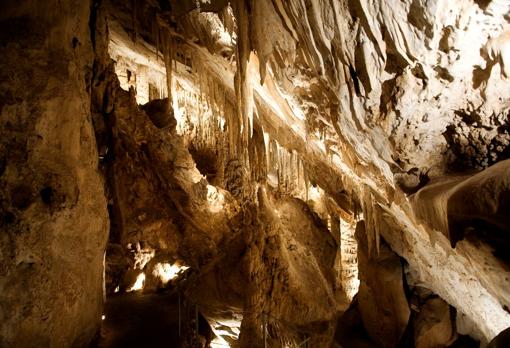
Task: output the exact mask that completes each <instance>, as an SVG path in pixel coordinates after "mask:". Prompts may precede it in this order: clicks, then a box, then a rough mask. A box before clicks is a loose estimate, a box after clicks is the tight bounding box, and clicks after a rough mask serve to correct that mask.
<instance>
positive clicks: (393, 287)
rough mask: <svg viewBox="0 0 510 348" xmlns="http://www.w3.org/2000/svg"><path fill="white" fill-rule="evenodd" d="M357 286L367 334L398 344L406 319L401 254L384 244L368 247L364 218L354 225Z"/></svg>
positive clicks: (380, 342)
mask: <svg viewBox="0 0 510 348" xmlns="http://www.w3.org/2000/svg"><path fill="white" fill-rule="evenodd" d="M356 238H357V240H358V245H359V246H360V247H359V248H358V265H359V278H360V287H359V292H358V301H359V310H360V313H361V317H362V319H363V324H364V326H365V328H366V330H367V332H368V334H369V335H370V338H372V340H373V341H374V342H376V343H377V345H378V346H381V347H395V346H397V344H398V342H399V341H400V338H401V337H402V334H403V333H404V331H405V329H406V327H407V323H408V321H409V315H410V310H409V305H408V303H407V299H406V295H405V293H404V282H403V273H402V266H401V264H400V258H399V257H398V255H396V254H395V253H394V252H392V251H391V250H390V249H389V248H388V247H387V246H386V245H385V244H382V245H381V248H380V250H379V253H378V254H376V253H373V254H371V253H370V252H369V250H368V247H367V241H366V231H365V223H364V221H360V222H358V225H357V226H356Z"/></svg>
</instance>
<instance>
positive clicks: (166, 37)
mask: <svg viewBox="0 0 510 348" xmlns="http://www.w3.org/2000/svg"><path fill="white" fill-rule="evenodd" d="M162 36H163V37H162V42H163V56H164V59H165V69H166V86H167V91H168V106H169V108H171V107H172V100H173V96H172V74H173V71H172V59H173V53H174V50H173V40H172V36H171V34H170V33H169V32H168V31H163V32H162Z"/></svg>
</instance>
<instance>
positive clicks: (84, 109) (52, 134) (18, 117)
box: [0, 1, 108, 347]
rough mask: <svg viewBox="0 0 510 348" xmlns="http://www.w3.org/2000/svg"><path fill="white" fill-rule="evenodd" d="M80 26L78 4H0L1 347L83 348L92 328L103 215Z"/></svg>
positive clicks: (86, 12) (83, 24)
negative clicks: (74, 347) (0, 56)
mask: <svg viewBox="0 0 510 348" xmlns="http://www.w3.org/2000/svg"><path fill="white" fill-rule="evenodd" d="M57 9H58V10H57ZM89 17H90V4H89V3H88V2H86V1H85V2H82V1H66V2H59V1H46V2H32V1H22V2H16V3H14V2H12V1H7V2H2V4H1V5H0V26H1V28H2V29H1V32H2V34H1V35H0V52H1V55H2V57H4V58H3V59H2V62H1V63H0V65H1V67H0V71H1V72H0V75H1V77H0V81H1V82H0V113H1V116H0V133H1V134H2V136H1V140H0V158H1V160H0V162H1V163H2V164H1V170H0V176H1V177H0V197H1V198H0V215H1V225H0V265H1V266H0V322H1V323H2V324H1V325H0V346H2V347H36V346H37V347H71V346H76V347H79V346H86V345H87V344H88V343H89V342H90V340H91V339H92V338H93V337H94V335H95V334H96V332H97V330H98V327H99V322H100V318H101V314H102V305H103V260H104V250H105V246H106V240H107V234H108V215H107V210H106V199H105V195H104V191H103V183H102V181H101V178H100V175H99V172H98V153H97V150H96V142H95V136H94V130H93V126H92V121H91V113H90V95H89V94H88V88H89V86H88V85H87V83H89V80H90V72H91V69H92V63H93V48H92V44H91V38H90V32H89V23H88V18H89Z"/></svg>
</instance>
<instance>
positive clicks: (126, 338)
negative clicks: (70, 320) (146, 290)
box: [97, 292, 179, 348]
mask: <svg viewBox="0 0 510 348" xmlns="http://www.w3.org/2000/svg"><path fill="white" fill-rule="evenodd" d="M104 314H105V319H104V321H103V325H102V327H101V335H100V338H99V342H98V344H97V347H98V348H130V347H137V348H143V347H152V348H159V347H165V348H169V347H178V345H179V322H178V320H179V319H178V300H177V295H176V294H175V293H174V294H171V293H156V294H143V293H139V292H131V293H126V294H119V295H114V296H112V297H110V298H108V300H107V301H106V305H105V313H104Z"/></svg>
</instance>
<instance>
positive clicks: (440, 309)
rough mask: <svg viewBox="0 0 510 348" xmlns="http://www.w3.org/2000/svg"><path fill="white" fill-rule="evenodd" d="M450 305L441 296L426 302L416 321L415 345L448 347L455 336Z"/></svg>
mask: <svg viewBox="0 0 510 348" xmlns="http://www.w3.org/2000/svg"><path fill="white" fill-rule="evenodd" d="M451 317H452V316H451V312H450V306H449V305H448V303H446V302H445V301H443V300H442V299H440V298H437V297H436V298H431V299H429V300H427V302H425V304H424V305H423V307H422V308H421V309H420V313H419V314H418V316H417V319H416V321H415V323H414V335H415V347H416V348H432V347H436V348H439V347H448V346H449V344H450V343H451V342H452V338H453V337H454V333H453V323H452V319H451Z"/></svg>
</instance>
